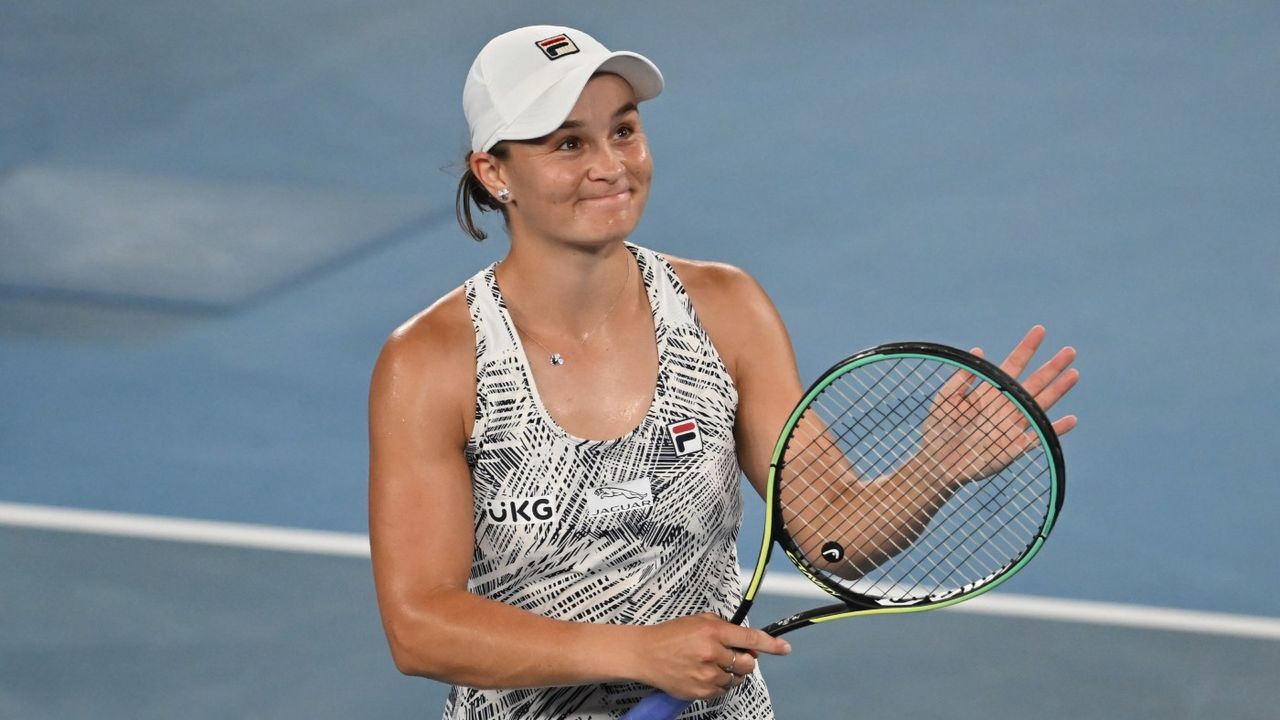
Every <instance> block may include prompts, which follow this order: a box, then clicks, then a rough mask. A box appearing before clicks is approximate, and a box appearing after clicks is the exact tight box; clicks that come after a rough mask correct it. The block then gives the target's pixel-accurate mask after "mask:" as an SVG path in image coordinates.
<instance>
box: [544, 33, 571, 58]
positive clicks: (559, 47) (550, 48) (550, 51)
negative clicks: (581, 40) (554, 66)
mask: <svg viewBox="0 0 1280 720" xmlns="http://www.w3.org/2000/svg"><path fill="white" fill-rule="evenodd" d="M534 44H535V45H537V46H538V49H539V50H541V51H542V54H543V55H546V56H547V58H548V59H550V60H559V59H560V58H562V57H564V56H565V55H572V54H574V53H576V52H578V46H577V45H574V44H573V41H572V40H570V39H569V36H568V35H564V34H561V35H556V36H555V37H549V38H547V39H546V40H539V41H538V42H536V43H534Z"/></svg>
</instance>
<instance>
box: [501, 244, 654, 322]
mask: <svg viewBox="0 0 1280 720" xmlns="http://www.w3.org/2000/svg"><path fill="white" fill-rule="evenodd" d="M634 262H635V259H634V258H633V257H632V255H631V252H630V251H629V250H627V249H626V247H625V246H624V245H623V244H622V243H621V242H613V243H609V244H607V245H602V246H596V247H583V246H569V245H564V244H557V245H555V246H550V245H548V246H538V247H535V246H534V245H533V244H532V243H516V242H513V243H512V247H511V251H510V252H509V253H508V254H507V257H506V258H504V259H503V260H502V262H501V263H500V264H499V265H498V269H497V275H498V284H499V286H500V287H501V288H502V293H503V296H504V298H505V299H506V301H507V304H508V307H509V308H512V309H514V311H515V312H514V314H515V315H516V316H517V321H518V322H519V323H520V325H521V327H522V328H524V329H525V330H528V331H532V332H534V333H537V334H538V335H539V337H549V338H559V339H577V338H580V337H581V336H582V335H583V334H584V333H589V332H591V331H592V330H593V329H594V327H595V325H596V324H597V323H600V322H601V320H602V318H604V316H605V314H606V313H608V312H609V311H610V310H611V309H614V308H615V304H616V305H621V304H622V303H621V302H620V297H619V296H620V293H622V292H625V288H624V283H629V281H630V276H631V275H632V274H635V272H634V271H633V270H629V269H628V264H631V263H634ZM625 299H626V298H625V297H624V298H621V300H625ZM616 309H617V310H619V311H620V310H621V307H617V308H616Z"/></svg>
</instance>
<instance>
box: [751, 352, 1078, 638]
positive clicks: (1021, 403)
mask: <svg viewBox="0 0 1280 720" xmlns="http://www.w3.org/2000/svg"><path fill="white" fill-rule="evenodd" d="M902 360H918V361H921V362H927V363H935V364H936V363H941V364H944V365H947V366H950V367H951V368H954V369H955V370H957V371H963V372H965V373H969V374H970V375H972V376H974V378H976V379H977V380H978V381H980V382H982V383H985V384H987V385H989V386H992V387H995V388H999V389H1000V391H1001V393H1002V394H1003V396H1004V397H1005V398H1006V399H1007V400H1008V402H1009V404H1011V405H1012V406H1013V407H1015V408H1017V410H1018V412H1019V413H1021V415H1022V418H1023V420H1025V422H1026V425H1027V426H1028V427H1029V428H1030V429H1031V430H1032V431H1033V432H1034V433H1035V439H1036V445H1038V446H1039V447H1040V448H1042V449H1043V450H1044V458H1045V460H1046V462H1047V465H1048V472H1049V473H1050V475H1051V476H1052V477H1054V478H1057V479H1058V481H1057V482H1051V483H1049V486H1048V492H1049V497H1048V500H1047V506H1048V507H1047V511H1046V514H1045V518H1044V521H1043V523H1042V527H1041V529H1040V532H1039V533H1038V535H1037V536H1036V537H1035V538H1034V539H1033V541H1032V542H1031V543H1030V545H1029V546H1028V548H1027V549H1026V550H1025V552H1024V553H1023V554H1022V555H1021V556H1020V557H1018V558H1017V560H1016V561H1015V562H1012V563H1011V564H1010V565H1008V566H1006V567H1003V568H1001V569H999V570H997V571H996V572H994V573H993V574H992V575H990V576H988V577H986V578H983V579H980V580H977V581H974V582H972V583H969V584H966V585H964V586H962V588H960V589H959V590H952V591H950V592H947V593H943V594H942V595H941V596H940V597H937V598H925V599H920V600H918V601H914V602H908V603H903V604H893V603H884V604H882V603H879V602H877V601H876V600H875V599H874V598H865V597H855V598H851V597H850V590H849V589H848V588H844V587H841V586H840V585H839V584H836V583H832V582H831V581H830V580H829V579H827V578H825V577H824V576H823V575H822V574H820V573H815V572H813V571H810V570H809V568H808V565H809V563H808V562H807V561H806V560H805V559H804V557H803V555H802V554H800V553H799V552H798V550H797V549H796V547H795V543H794V542H793V541H791V539H790V537H789V535H788V533H787V531H786V528H785V527H784V526H783V523H782V519H781V512H780V507H779V504H780V501H779V482H780V480H779V477H780V475H781V473H782V472H784V471H785V464H786V460H785V455H786V452H787V449H788V443H789V442H790V441H791V438H792V433H793V432H794V431H795V429H796V426H797V425H798V424H799V423H800V421H801V419H802V418H803V417H804V416H805V414H806V413H807V412H808V411H809V409H810V407H811V406H813V404H814V403H815V401H817V400H818V399H819V398H821V397H823V395H824V393H825V392H826V391H827V390H828V388H829V387H830V386H831V385H833V384H834V383H837V382H839V381H840V380H841V378H843V377H844V376H845V375H847V374H849V373H851V372H854V371H855V370H857V369H859V368H862V367H864V366H868V365H872V364H874V363H880V362H885V361H902ZM1030 408H1034V410H1032V409H1030ZM1061 478H1062V463H1061V450H1060V449H1059V447H1058V443H1057V437H1056V435H1055V434H1053V431H1052V427H1051V425H1050V424H1049V422H1048V420H1047V418H1045V417H1044V414H1043V412H1041V411H1040V409H1039V407H1038V406H1035V402H1034V400H1033V399H1031V398H1030V397H1029V396H1028V395H1027V394H1026V392H1025V391H1024V390H1023V389H1022V388H1021V386H1019V385H1018V384H1017V382H1016V381H1015V380H1013V379H1012V378H1009V377H1008V376H1007V375H1005V374H1004V373H1003V372H1002V371H1001V370H1000V369H999V368H997V367H996V366H994V365H991V364H990V363H988V362H987V361H985V360H983V359H981V358H977V357H976V356H973V355H970V354H968V353H965V352H963V351H960V350H956V349H954V348H948V347H946V346H938V345H934V344H930V343H896V344H893V345H885V346H880V347H877V348H874V349H872V350H868V351H864V352H862V353H858V354H857V355H854V356H851V357H850V358H847V359H846V360H844V361H842V362H841V363H838V364H837V365H836V366H834V367H832V368H831V369H830V370H828V371H827V372H826V373H824V374H823V375H822V377H820V378H819V379H818V380H817V381H816V382H815V383H814V384H813V385H812V386H810V387H809V389H808V390H807V391H806V392H805V395H804V397H803V398H802V399H801V401H800V402H799V403H798V404H797V406H796V407H795V408H794V409H793V410H792V412H791V414H790V415H789V416H788V418H787V421H786V423H785V424H784V426H783V430H782V432H781V433H780V434H779V437H778V440H777V442H776V443H775V445H774V448H773V453H772V456H771V458H770V465H769V474H768V478H767V484H766V494H765V498H766V509H765V522H764V525H765V527H764V534H763V538H762V541H761V547H760V554H759V556H758V559H757V561H756V566H755V569H754V571H753V573H752V576H751V579H750V581H749V583H748V585H747V588H746V590H745V592H744V595H743V607H742V608H740V609H739V612H738V613H737V614H736V615H735V618H734V619H735V621H736V622H741V621H742V620H743V619H744V618H745V616H746V611H747V609H748V608H749V606H750V604H751V603H752V602H753V601H754V599H755V597H756V595H757V594H758V593H759V590H760V587H761V585H762V582H763V579H764V574H765V571H766V568H767V567H768V563H769V560H770V557H771V551H772V546H773V542H774V540H778V541H780V544H782V545H783V551H784V553H785V554H786V555H787V557H788V559H789V560H790V561H791V562H792V563H793V564H794V565H795V566H796V567H797V568H798V569H799V570H800V571H801V573H802V574H804V575H805V576H806V577H808V578H809V579H810V580H811V581H813V582H814V584H816V585H817V586H818V587H820V588H822V589H823V590H824V591H825V592H827V593H828V594H830V595H832V596H833V597H835V598H838V599H840V600H841V601H842V602H841V604H839V605H832V606H828V607H825V608H818V609H815V610H812V611H809V612H806V613H801V614H799V615H796V616H792V617H791V618H787V619H786V620H784V621H781V622H780V623H775V624H774V625H771V626H769V627H768V628H766V630H767V631H770V632H772V633H773V634H781V633H783V632H789V631H790V630H792V629H795V628H797V627H802V626H804V625H808V624H811V623H818V622H827V621H829V620H837V619H842V618H847V617H851V616H853V615H858V614H872V615H880V614H902V613H909V612H918V611H922V610H931V609H938V608H943V607H949V606H951V605H955V604H956V603H959V602H963V601H964V600H968V599H970V598H973V597H977V596H978V595H981V594H983V593H986V592H988V591H990V590H993V589H995V588H996V587H999V586H1000V585H1001V584H1003V583H1004V582H1005V581H1007V580H1008V579H1009V578H1010V577H1012V576H1013V575H1014V574H1016V573H1017V572H1019V571H1020V570H1021V569H1022V568H1023V567H1025V566H1026V564H1027V563H1028V562H1030V561H1031V559H1032V558H1033V557H1035V556H1036V554H1037V553H1039V551H1040V549H1041V547H1042V546H1043V545H1044V541H1045V539H1046V538H1047V536H1048V535H1049V532H1050V530H1051V529H1052V528H1053V526H1054V524H1055V522H1056V520H1057V516H1058V513H1059V512H1060V510H1061V505H1062V493H1061V490H1062V486H1063V483H1062V480H1061Z"/></svg>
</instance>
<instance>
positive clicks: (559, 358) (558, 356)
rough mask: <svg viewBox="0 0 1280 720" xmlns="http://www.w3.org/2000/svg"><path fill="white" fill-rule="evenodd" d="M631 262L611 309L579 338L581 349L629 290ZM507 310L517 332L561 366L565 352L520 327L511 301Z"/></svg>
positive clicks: (555, 364)
mask: <svg viewBox="0 0 1280 720" xmlns="http://www.w3.org/2000/svg"><path fill="white" fill-rule="evenodd" d="M631 264H632V263H631V261H630V260H629V259H628V261H627V274H626V275H623V276H622V286H621V287H619V288H618V294H617V295H615V296H614V297H613V303H611V304H610V305H609V309H608V310H607V311H605V314H604V317H602V318H600V322H598V323H596V326H595V327H593V328H591V329H590V330H588V331H587V332H586V333H584V334H583V336H582V337H581V338H579V339H578V348H579V349H581V348H582V346H584V345H586V344H587V340H588V339H589V338H590V337H591V336H592V335H595V334H596V332H597V331H598V330H599V329H600V328H602V327H604V324H605V323H606V322H607V321H608V320H609V318H610V317H611V316H612V315H613V311H614V310H615V309H616V308H617V307H618V301H619V300H621V299H622V296H623V295H624V294H625V293H626V291H627V284H628V283H627V281H628V280H630V279H631ZM507 310H508V311H509V312H510V313H511V323H512V324H513V325H515V326H516V332H518V333H521V334H523V335H526V336H528V338H529V339H530V340H532V341H533V342H534V344H535V345H537V346H538V347H540V348H542V349H543V350H545V351H546V352H547V353H548V354H549V356H550V357H549V358H548V359H549V360H550V362H551V364H552V365H554V366H560V365H563V364H564V363H565V357H564V355H563V354H561V353H558V352H556V351H555V350H552V349H551V348H549V347H547V346H546V345H545V344H543V342H542V341H541V340H539V339H538V337H537V336H536V335H534V334H533V333H531V332H529V331H528V329H525V328H521V327H520V323H518V322H516V316H517V315H519V314H520V313H518V312H516V309H515V307H513V306H512V305H511V304H510V303H507Z"/></svg>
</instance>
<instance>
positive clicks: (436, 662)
mask: <svg viewBox="0 0 1280 720" xmlns="http://www.w3.org/2000/svg"><path fill="white" fill-rule="evenodd" d="M385 629H386V633H387V646H388V648H389V649H390V650H391V662H393V663H394V664H395V666H396V670H398V671H400V673H401V674H402V675H410V676H413V677H425V678H431V679H432V680H442V681H444V682H450V678H449V677H448V676H449V672H448V669H447V668H446V667H445V663H444V662H443V657H441V656H440V654H439V653H437V652H434V651H433V649H434V648H437V647H439V643H437V642H433V641H432V638H431V636H430V634H429V632H428V628H427V627H426V624H425V623H424V622H421V621H415V620H414V619H413V618H412V617H408V616H406V615H403V614H402V615H401V616H400V617H398V618H394V619H388V620H387V622H386V623H385Z"/></svg>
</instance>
